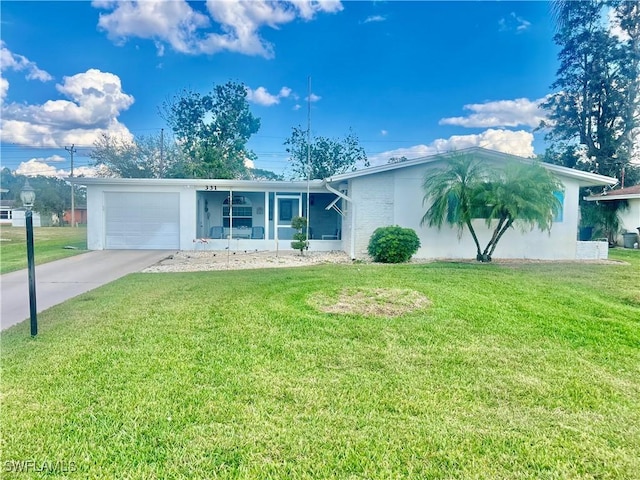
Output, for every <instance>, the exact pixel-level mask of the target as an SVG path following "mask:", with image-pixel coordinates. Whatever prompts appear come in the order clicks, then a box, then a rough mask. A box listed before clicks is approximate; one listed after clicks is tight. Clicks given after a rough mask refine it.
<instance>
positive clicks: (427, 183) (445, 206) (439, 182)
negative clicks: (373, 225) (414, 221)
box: [420, 155, 486, 260]
mask: <svg viewBox="0 0 640 480" xmlns="http://www.w3.org/2000/svg"><path fill="white" fill-rule="evenodd" d="M485 178H486V172H485V170H484V168H483V166H482V164H481V163H480V162H478V161H477V160H474V159H473V157H471V156H468V155H454V156H452V157H450V159H449V163H448V165H447V167H446V168H444V169H442V170H439V171H437V172H435V173H434V174H429V175H427V176H426V177H425V179H424V182H423V184H422V187H423V188H424V190H425V192H426V193H425V195H424V198H423V200H422V204H423V205H424V204H425V203H428V202H432V203H431V206H430V207H429V209H428V210H427V212H426V213H425V214H424V216H423V217H422V220H421V222H420V225H424V224H425V223H426V224H428V225H429V226H430V227H434V226H435V227H438V229H440V228H442V224H443V223H444V222H445V221H446V222H447V223H449V224H450V225H455V226H457V227H458V238H460V237H461V236H462V232H463V231H464V227H465V225H466V227H467V228H468V229H469V232H470V233H471V236H472V237H473V241H474V242H475V244H476V249H477V256H476V258H477V259H478V260H480V259H481V257H482V250H481V248H480V242H479V241H478V237H477V235H476V232H475V230H474V228H473V225H472V223H471V220H472V219H473V208H474V206H475V205H476V203H477V201H476V198H475V197H477V195H478V194H479V193H480V192H481V190H482V188H481V187H482V185H483V183H484V179H485Z"/></svg>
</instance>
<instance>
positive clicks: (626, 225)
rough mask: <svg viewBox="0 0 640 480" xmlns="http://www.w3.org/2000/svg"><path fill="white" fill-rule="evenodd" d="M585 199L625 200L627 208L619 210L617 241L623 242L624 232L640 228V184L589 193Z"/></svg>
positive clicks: (599, 200)
mask: <svg viewBox="0 0 640 480" xmlns="http://www.w3.org/2000/svg"><path fill="white" fill-rule="evenodd" d="M585 200H587V201H589V202H610V201H614V200H626V201H627V202H628V204H629V208H628V209H625V210H621V211H620V213H619V215H620V234H619V235H618V238H617V239H616V240H617V243H618V244H619V245H622V244H623V237H622V234H624V233H625V232H629V233H639V231H640V230H638V229H640V185H634V186H632V187H627V188H621V189H618V190H609V191H606V192H604V193H602V194H600V195H591V196H589V197H586V198H585Z"/></svg>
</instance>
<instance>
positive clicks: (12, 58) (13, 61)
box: [0, 40, 53, 82]
mask: <svg viewBox="0 0 640 480" xmlns="http://www.w3.org/2000/svg"><path fill="white" fill-rule="evenodd" d="M0 65H2V69H3V70H15V71H16V72H21V71H23V70H26V71H27V80H40V81H41V82H48V81H49V80H53V77H52V76H51V75H50V74H49V73H47V72H45V71H44V70H41V69H39V68H38V66H37V65H36V64H35V63H34V62H32V61H31V60H29V59H28V58H27V57H24V56H22V55H17V54H15V53H11V51H9V49H8V48H7V47H6V45H5V43H4V41H2V40H0Z"/></svg>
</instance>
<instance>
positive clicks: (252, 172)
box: [244, 168, 284, 180]
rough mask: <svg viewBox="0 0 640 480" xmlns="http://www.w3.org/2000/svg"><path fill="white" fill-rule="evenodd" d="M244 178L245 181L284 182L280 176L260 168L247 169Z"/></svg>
mask: <svg viewBox="0 0 640 480" xmlns="http://www.w3.org/2000/svg"><path fill="white" fill-rule="evenodd" d="M244 178H245V179H246V180H284V178H283V177H282V175H278V174H277V173H274V172H272V171H271V170H263V169H262V168H247V174H246V176H245V177H244Z"/></svg>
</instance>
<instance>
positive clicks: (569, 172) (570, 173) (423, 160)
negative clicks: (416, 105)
mask: <svg viewBox="0 0 640 480" xmlns="http://www.w3.org/2000/svg"><path fill="white" fill-rule="evenodd" d="M454 155H474V156H475V157H479V158H480V159H485V160H496V161H501V162H507V161H518V162H523V163H530V164H532V163H536V162H537V160H534V159H532V158H525V157H519V156H517V155H511V154H508V153H502V152H497V151H495V150H488V149H486V148H482V147H471V148H465V149H462V150H456V151H452V152H447V153H438V154H435V155H429V156H427V157H420V158H415V159H413V160H406V161H404V162H398V163H389V164H386V165H379V166H377V167H370V168H364V169H362V170H357V171H355V172H349V173H343V174H340V175H333V176H332V177H329V178H327V179H326V181H327V182H329V183H333V182H341V181H344V180H349V179H352V178H357V177H362V176H365V175H374V174H376V173H382V172H388V171H391V170H398V169H401V168H407V167H412V166H415V165H423V164H428V163H434V162H437V161H441V160H445V159H447V158H450V157H452V156H454ZM541 165H542V166H543V167H545V168H546V169H547V170H550V171H551V172H553V173H556V174H557V175H560V176H564V177H569V178H573V179H576V180H578V183H579V184H580V186H582V187H587V186H592V185H615V184H616V183H617V181H618V180H617V179H615V178H612V177H606V176H604V175H599V174H597V173H591V172H583V171H582V170H575V169H573V168H567V167H561V166H560V165H553V164H551V163H541Z"/></svg>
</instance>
